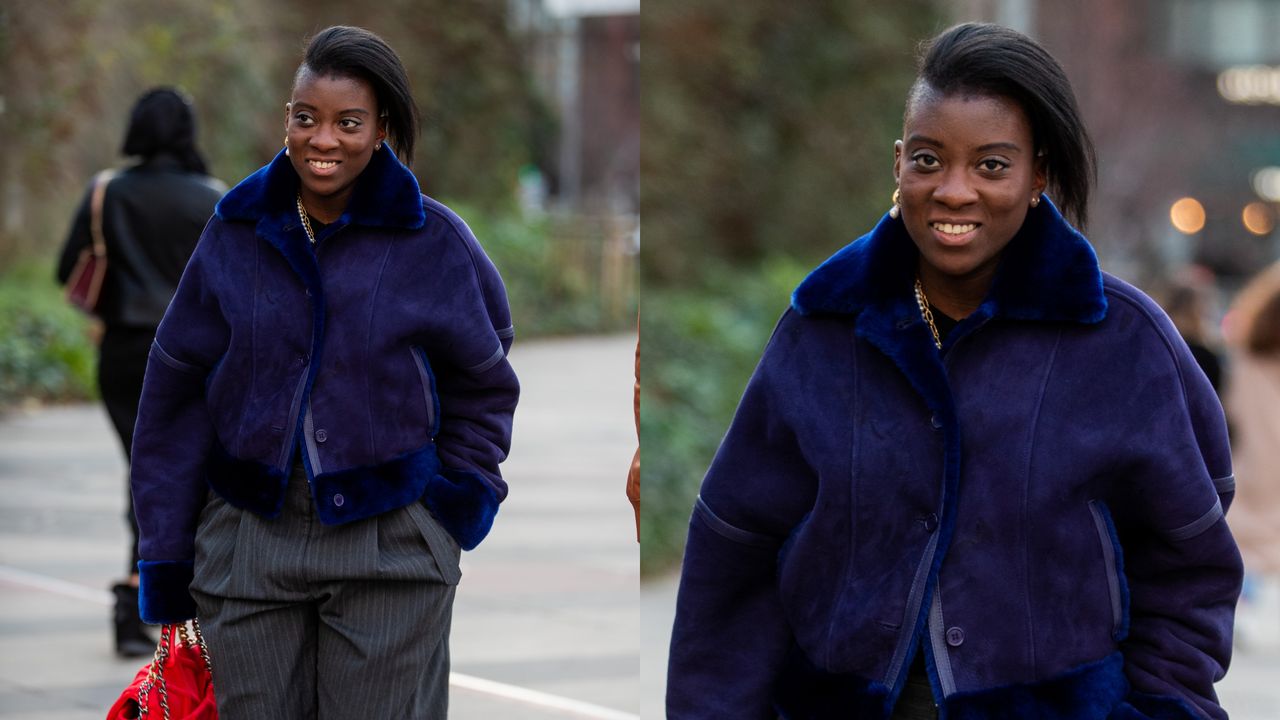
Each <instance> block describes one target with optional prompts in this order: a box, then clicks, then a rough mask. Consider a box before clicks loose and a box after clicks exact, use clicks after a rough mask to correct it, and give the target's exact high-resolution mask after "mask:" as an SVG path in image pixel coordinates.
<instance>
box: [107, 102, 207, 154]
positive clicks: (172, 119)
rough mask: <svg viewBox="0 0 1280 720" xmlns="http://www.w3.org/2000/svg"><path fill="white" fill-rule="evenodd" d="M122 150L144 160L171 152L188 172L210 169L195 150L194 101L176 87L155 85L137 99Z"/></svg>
mask: <svg viewBox="0 0 1280 720" xmlns="http://www.w3.org/2000/svg"><path fill="white" fill-rule="evenodd" d="M121 152H123V153H124V154H125V155H136V156H139V157H142V158H144V159H149V158H152V157H155V156H156V155H162V154H163V155H172V156H173V157H175V158H177V159H178V162H180V163H182V167H183V168H185V169H186V170H187V171H188V172H194V173H201V174H205V173H206V172H208V170H207V165H206V164H205V162H204V157H202V156H201V155H200V151H199V150H197V149H196V116H195V113H194V112H192V110H191V101H190V100H188V99H187V96H186V94H185V93H183V92H181V91H179V90H175V89H174V88H169V87H158V88H153V89H151V90H148V91H147V92H146V93H143V95H142V97H140V98H138V101H137V102H135V103H134V105H133V113H132V115H130V117H129V129H128V130H127V131H126V132H125V134H124V146H123V147H122V148H121Z"/></svg>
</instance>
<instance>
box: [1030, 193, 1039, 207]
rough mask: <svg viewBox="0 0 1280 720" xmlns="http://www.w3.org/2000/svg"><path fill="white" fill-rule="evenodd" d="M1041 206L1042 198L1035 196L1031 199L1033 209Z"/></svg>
mask: <svg viewBox="0 0 1280 720" xmlns="http://www.w3.org/2000/svg"><path fill="white" fill-rule="evenodd" d="M1039 206H1040V196H1039V195H1033V196H1032V197H1031V207H1039Z"/></svg>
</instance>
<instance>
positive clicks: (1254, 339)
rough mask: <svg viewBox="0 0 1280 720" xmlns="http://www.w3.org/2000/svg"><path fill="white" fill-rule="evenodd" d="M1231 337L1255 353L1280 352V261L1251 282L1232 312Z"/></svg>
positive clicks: (1270, 353) (1277, 353)
mask: <svg viewBox="0 0 1280 720" xmlns="http://www.w3.org/2000/svg"><path fill="white" fill-rule="evenodd" d="M1230 328H1231V333H1230V336H1231V339H1232V340H1233V341H1234V342H1235V343H1237V344H1238V345H1240V346H1241V347H1243V348H1244V349H1245V350H1246V351H1247V352H1250V353H1253V354H1255V355H1271V356H1275V355H1280V262H1276V263H1273V264H1272V265H1271V266H1270V267H1268V268H1267V269H1266V270H1263V271H1262V272H1260V273H1258V275H1257V276H1256V277H1255V278H1254V279H1253V280H1250V281H1249V284H1248V285H1246V286H1245V287H1244V289H1243V290H1241V291H1240V296H1239V297H1238V298H1237V299H1236V302H1235V307H1234V308H1233V309H1232V312H1231V324H1230Z"/></svg>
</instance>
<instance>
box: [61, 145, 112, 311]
mask: <svg viewBox="0 0 1280 720" xmlns="http://www.w3.org/2000/svg"><path fill="white" fill-rule="evenodd" d="M115 174H116V173H115V171H114V170H103V171H102V172H100V173H98V175H97V176H96V177H94V179H93V194H92V195H91V196H90V199H89V233H90V235H91V236H92V237H93V244H92V245H91V246H89V247H87V248H85V249H83V250H81V251H80V257H79V258H77V259H76V264H75V267H74V268H72V270H71V275H70V277H68V278H67V301H68V302H70V303H71V304H72V305H75V306H76V307H78V308H80V309H81V310H83V311H84V312H86V313H89V314H90V315H95V314H97V312H98V299H99V297H100V296H101V294H102V280H103V278H104V277H106V274H107V240H106V237H105V236H103V234H102V201H103V198H105V197H106V194H107V185H108V184H110V183H111V178H113V177H115Z"/></svg>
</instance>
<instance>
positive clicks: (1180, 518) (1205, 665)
mask: <svg viewBox="0 0 1280 720" xmlns="http://www.w3.org/2000/svg"><path fill="white" fill-rule="evenodd" d="M1157 321H1158V322H1159V323H1160V324H1161V325H1165V326H1166V327H1164V328H1163V335H1164V337H1163V344H1164V345H1165V347H1167V348H1169V350H1170V351H1171V353H1172V361H1173V362H1172V363H1170V362H1168V359H1169V357H1170V356H1169V354H1168V353H1164V352H1163V348H1162V350H1161V352H1159V353H1154V354H1157V355H1163V358H1162V359H1163V360H1164V362H1156V361H1154V360H1153V361H1152V364H1153V365H1156V366H1159V367H1160V368H1161V369H1158V370H1155V371H1154V372H1153V373H1152V375H1153V379H1152V380H1151V381H1150V382H1148V383H1145V384H1143V385H1142V386H1139V387H1136V388H1135V397H1133V398H1132V401H1133V402H1134V403H1136V404H1137V405H1136V406H1137V407H1148V408H1152V411H1151V413H1150V415H1149V416H1147V417H1146V418H1145V422H1144V425H1143V427H1141V428H1136V429H1134V432H1133V437H1132V439H1131V445H1130V447H1132V448H1137V449H1138V451H1137V458H1138V459H1137V460H1136V461H1135V462H1134V464H1133V466H1132V467H1129V468H1125V469H1123V474H1124V475H1127V476H1128V477H1129V479H1130V482H1129V483H1128V486H1127V491H1128V497H1127V501H1126V502H1124V503H1122V510H1121V512H1118V513H1117V515H1116V518H1115V519H1116V524H1117V532H1118V535H1119V538H1120V542H1121V545H1122V548H1123V553H1124V567H1125V572H1126V580H1127V583H1128V590H1129V598H1130V605H1129V612H1130V616H1129V633H1128V637H1127V638H1126V639H1125V640H1124V641H1123V642H1122V644H1121V649H1122V651H1123V654H1124V658H1125V670H1126V674H1127V675H1128V678H1129V681H1130V683H1131V685H1132V691H1133V692H1132V693H1131V696H1130V698H1129V703H1128V704H1129V707H1126V708H1122V710H1121V711H1120V712H1118V713H1117V715H1116V716H1115V717H1117V718H1153V719H1158V720H1165V719H1170V720H1173V719H1177V720H1181V719H1188V720H1189V719H1191V718H1199V717H1209V718H1215V719H1217V720H1225V719H1226V717H1227V714H1226V712H1225V711H1224V710H1223V709H1222V708H1221V706H1220V705H1219V704H1218V699H1217V695H1216V694H1215V692H1214V688H1213V685H1214V682H1216V681H1217V680H1220V679H1221V678H1222V677H1223V675H1224V674H1225V672H1226V668H1227V666H1228V664H1229V663H1230V660H1231V638H1232V624H1233V617H1234V611H1235V604H1236V599H1237V597H1238V596H1239V593H1240V585H1241V581H1242V577H1243V568H1242V565H1241V561H1240V554H1239V552H1238V550H1237V548H1236V544H1235V541H1234V540H1233V538H1232V536H1231V531H1230V529H1229V528H1228V526H1227V522H1226V519H1225V517H1224V515H1225V512H1226V510H1227V508H1228V507H1229V506H1230V504H1231V499H1232V497H1233V495H1234V489H1235V479H1234V476H1233V475H1232V471H1231V456H1230V446H1229V443H1228V440H1227V430H1226V422H1225V420H1224V417H1223V413H1222V407H1221V405H1220V404H1219V402H1218V398H1217V395H1216V394H1215V393H1214V391H1213V388H1212V387H1211V386H1210V384H1209V381H1208V379H1207V378H1206V377H1205V376H1204V373H1203V372H1201V371H1200V370H1199V368H1198V367H1197V365H1196V363H1195V361H1194V360H1193V359H1192V356H1191V352H1190V350H1188V349H1187V347H1186V345H1185V343H1183V342H1182V341H1181V339H1180V338H1179V337H1178V335H1177V333H1176V332H1174V331H1173V328H1172V326H1171V325H1168V324H1167V321H1166V320H1165V319H1164V318H1163V317H1162V316H1161V317H1159V318H1157ZM1166 366H1167V367H1168V368H1169V369H1163V368H1165V367H1166ZM1143 396H1146V397H1143ZM1127 712H1133V713H1136V714H1125V713H1127Z"/></svg>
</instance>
